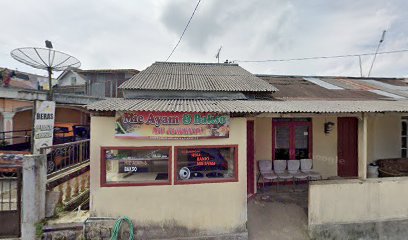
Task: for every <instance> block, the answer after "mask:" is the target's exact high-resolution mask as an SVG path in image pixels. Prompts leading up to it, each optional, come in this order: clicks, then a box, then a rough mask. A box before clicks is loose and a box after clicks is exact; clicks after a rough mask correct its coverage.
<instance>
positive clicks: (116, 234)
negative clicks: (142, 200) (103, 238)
mask: <svg viewBox="0 0 408 240" xmlns="http://www.w3.org/2000/svg"><path fill="white" fill-rule="evenodd" d="M122 221H126V223H127V224H128V225H129V240H134V239H135V235H134V233H133V223H132V220H130V219H129V218H128V217H121V218H119V219H118V220H116V222H115V225H114V226H113V231H112V236H111V240H118V239H119V232H120V226H121V225H122Z"/></svg>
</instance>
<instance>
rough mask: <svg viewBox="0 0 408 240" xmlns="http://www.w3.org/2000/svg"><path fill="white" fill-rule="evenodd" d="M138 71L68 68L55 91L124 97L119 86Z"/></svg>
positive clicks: (60, 77)
mask: <svg viewBox="0 0 408 240" xmlns="http://www.w3.org/2000/svg"><path fill="white" fill-rule="evenodd" d="M138 72H139V71H137V70H135V69H98V70H82V69H68V70H65V71H64V72H62V73H61V75H60V76H59V77H58V85H57V87H56V88H55V91H56V92H62V93H74V94H82V95H89V96H94V97H122V96H123V95H122V92H121V91H120V90H119V89H118V87H119V86H120V84H122V83H123V82H125V81H126V80H129V79H130V78H131V77H132V76H133V75H135V74H137V73H138Z"/></svg>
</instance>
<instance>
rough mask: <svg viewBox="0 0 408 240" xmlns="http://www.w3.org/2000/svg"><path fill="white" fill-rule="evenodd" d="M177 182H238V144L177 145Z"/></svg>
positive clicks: (175, 174)
mask: <svg viewBox="0 0 408 240" xmlns="http://www.w3.org/2000/svg"><path fill="white" fill-rule="evenodd" d="M175 154H176V156H175V158H176V164H175V166H176V167H175V173H174V176H175V184H191V183H211V182H237V181H238V146H236V145H233V146H188V147H175Z"/></svg>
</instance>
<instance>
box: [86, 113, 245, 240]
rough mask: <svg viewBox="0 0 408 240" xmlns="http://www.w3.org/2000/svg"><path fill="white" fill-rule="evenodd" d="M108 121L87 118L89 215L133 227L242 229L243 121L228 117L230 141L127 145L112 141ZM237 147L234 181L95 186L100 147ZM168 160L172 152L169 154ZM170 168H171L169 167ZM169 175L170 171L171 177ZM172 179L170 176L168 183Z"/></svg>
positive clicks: (134, 142)
mask: <svg viewBox="0 0 408 240" xmlns="http://www.w3.org/2000/svg"><path fill="white" fill-rule="evenodd" d="M114 128H115V127H114V118H113V117H92V118H91V167H90V173H91V193H90V194H91V201H90V211H91V215H92V216H99V217H107V216H110V217H119V216H129V217H130V218H131V219H132V220H133V221H134V222H135V224H136V226H156V227H157V226H163V225H164V224H166V223H171V224H174V225H175V227H183V228H187V229H189V230H191V231H193V230H197V231H199V232H204V233H206V234H221V233H230V232H234V231H239V230H240V229H241V230H243V229H246V221H247V181H246V119H245V118H231V124H230V128H231V131H230V137H229V138H219V139H202V140H132V139H123V138H122V139H120V138H115V137H114ZM227 144H237V145H238V170H239V174H238V178H239V181H238V182H228V183H208V184H186V185H164V186H134V187H101V186H100V167H101V165H100V162H101V159H100V148H101V147H102V146H188V145H227ZM173 156H174V152H173ZM173 168H174V166H173ZM171 174H172V175H174V174H173V171H172V172H171ZM172 179H174V176H173V178H172Z"/></svg>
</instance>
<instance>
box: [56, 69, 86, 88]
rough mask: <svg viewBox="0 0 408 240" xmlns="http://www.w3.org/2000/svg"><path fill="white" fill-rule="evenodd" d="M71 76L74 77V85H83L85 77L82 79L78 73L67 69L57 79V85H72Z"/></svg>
mask: <svg viewBox="0 0 408 240" xmlns="http://www.w3.org/2000/svg"><path fill="white" fill-rule="evenodd" d="M71 77H76V84H75V85H84V84H85V83H86V81H85V79H83V78H82V77H81V76H80V75H79V74H77V73H75V72H73V71H69V72H68V73H67V74H65V76H64V77H63V78H61V79H59V80H58V86H72V84H71Z"/></svg>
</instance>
